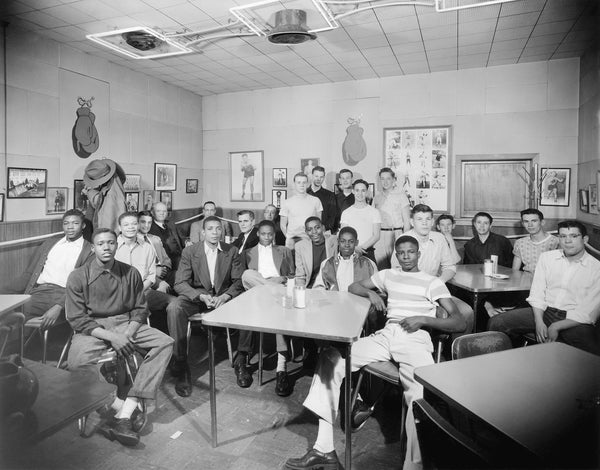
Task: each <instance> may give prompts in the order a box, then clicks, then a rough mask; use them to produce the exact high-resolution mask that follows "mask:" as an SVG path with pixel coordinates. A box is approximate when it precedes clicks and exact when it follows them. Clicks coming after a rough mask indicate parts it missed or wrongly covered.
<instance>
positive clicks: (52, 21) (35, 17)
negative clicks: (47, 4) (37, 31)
mask: <svg viewBox="0 0 600 470" xmlns="http://www.w3.org/2000/svg"><path fill="white" fill-rule="evenodd" d="M17 18H21V19H24V20H26V21H30V22H32V23H35V24H36V25H38V26H41V27H42V28H58V27H60V26H66V25H67V24H68V23H67V22H66V21H63V20H61V19H59V18H55V17H54V16H51V15H49V14H47V13H44V12H43V11H40V10H33V11H27V12H24V13H19V14H18V15H17Z"/></svg>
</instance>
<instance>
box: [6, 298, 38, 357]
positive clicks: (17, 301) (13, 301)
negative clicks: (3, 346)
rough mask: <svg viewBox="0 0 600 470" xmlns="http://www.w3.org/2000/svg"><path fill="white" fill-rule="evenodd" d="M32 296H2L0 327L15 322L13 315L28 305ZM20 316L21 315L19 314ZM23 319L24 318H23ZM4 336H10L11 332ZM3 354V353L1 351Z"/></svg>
mask: <svg viewBox="0 0 600 470" xmlns="http://www.w3.org/2000/svg"><path fill="white" fill-rule="evenodd" d="M30 297H31V296H30V295H27V294H23V295H21V294H0V326H2V325H3V324H4V323H5V322H7V321H8V322H12V321H14V318H13V317H14V316H13V315H11V314H12V313H13V312H14V311H15V310H16V309H17V308H18V307H20V306H21V305H23V304H24V303H26V302H27V301H28V300H29V298H30ZM19 315H20V314H19ZM21 318H23V317H21ZM20 323H21V326H20V327H21V338H20V341H21V347H20V351H21V356H23V321H22V320H21V321H20ZM4 334H6V335H8V334H9V331H6V332H5V333H4ZM0 353H1V351H0Z"/></svg>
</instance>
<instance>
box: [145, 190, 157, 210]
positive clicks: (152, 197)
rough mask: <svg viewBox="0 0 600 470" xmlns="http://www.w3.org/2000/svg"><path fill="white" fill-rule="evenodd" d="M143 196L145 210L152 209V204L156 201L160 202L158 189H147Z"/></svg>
mask: <svg viewBox="0 0 600 470" xmlns="http://www.w3.org/2000/svg"><path fill="white" fill-rule="evenodd" d="M142 196H143V198H144V199H143V206H142V207H143V209H142V210H145V211H151V210H152V204H154V203H155V202H160V194H159V192H158V191H153V190H152V189H145V190H144V193H143V194H142Z"/></svg>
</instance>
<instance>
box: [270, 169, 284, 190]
mask: <svg viewBox="0 0 600 470" xmlns="http://www.w3.org/2000/svg"><path fill="white" fill-rule="evenodd" d="M273 187H274V188H287V168H273Z"/></svg>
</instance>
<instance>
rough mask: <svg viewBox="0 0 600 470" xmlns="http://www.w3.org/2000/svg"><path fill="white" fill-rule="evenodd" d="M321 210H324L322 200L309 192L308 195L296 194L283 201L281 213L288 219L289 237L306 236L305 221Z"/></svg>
mask: <svg viewBox="0 0 600 470" xmlns="http://www.w3.org/2000/svg"><path fill="white" fill-rule="evenodd" d="M319 212H323V205H322V204H321V201H320V200H319V198H318V197H315V196H311V195H309V194H307V195H306V197H302V196H299V195H295V196H292V197H291V198H289V199H286V200H285V201H283V202H282V203H281V211H280V215H281V216H282V217H287V219H288V221H287V222H288V224H287V238H292V237H299V236H304V234H305V232H304V222H305V221H306V219H308V218H309V217H312V216H316V215H317V214H318V213H319Z"/></svg>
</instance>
